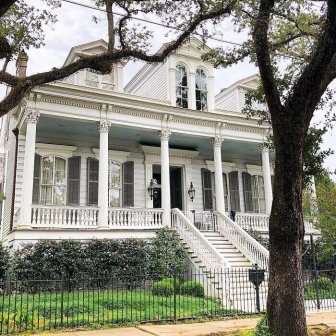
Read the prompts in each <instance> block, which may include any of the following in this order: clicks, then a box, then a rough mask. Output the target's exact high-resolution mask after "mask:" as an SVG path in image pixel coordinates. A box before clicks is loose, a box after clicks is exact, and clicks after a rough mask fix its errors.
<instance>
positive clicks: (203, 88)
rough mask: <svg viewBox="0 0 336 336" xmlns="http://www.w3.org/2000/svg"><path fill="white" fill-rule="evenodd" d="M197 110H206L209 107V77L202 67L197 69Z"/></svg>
mask: <svg viewBox="0 0 336 336" xmlns="http://www.w3.org/2000/svg"><path fill="white" fill-rule="evenodd" d="M195 89H196V110H200V111H206V110H207V109H208V91H207V78H206V74H205V72H204V71H203V70H202V69H197V70H196V78H195Z"/></svg>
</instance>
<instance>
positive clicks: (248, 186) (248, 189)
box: [242, 172, 253, 212]
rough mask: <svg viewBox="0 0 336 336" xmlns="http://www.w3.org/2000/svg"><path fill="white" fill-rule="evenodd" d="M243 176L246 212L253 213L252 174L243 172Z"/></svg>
mask: <svg viewBox="0 0 336 336" xmlns="http://www.w3.org/2000/svg"><path fill="white" fill-rule="evenodd" d="M242 176H243V190H244V202H245V212H253V203H252V178H251V174H249V173H245V172H243V173H242Z"/></svg>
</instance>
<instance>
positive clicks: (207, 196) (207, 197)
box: [201, 168, 213, 210]
mask: <svg viewBox="0 0 336 336" xmlns="http://www.w3.org/2000/svg"><path fill="white" fill-rule="evenodd" d="M201 174H202V190H203V210H212V209H213V204H212V185H211V171H210V170H208V169H205V168H202V169H201Z"/></svg>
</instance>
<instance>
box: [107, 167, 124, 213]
mask: <svg viewBox="0 0 336 336" xmlns="http://www.w3.org/2000/svg"><path fill="white" fill-rule="evenodd" d="M108 176H109V177H108V179H109V180H108V188H109V206H110V207H119V206H120V201H121V165H120V164H119V163H117V162H114V161H109V170H108Z"/></svg>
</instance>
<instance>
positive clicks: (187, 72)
mask: <svg viewBox="0 0 336 336" xmlns="http://www.w3.org/2000/svg"><path fill="white" fill-rule="evenodd" d="M181 68H184V71H185V76H186V79H187V86H184V85H182V82H183V81H182V79H183V76H182V77H181V81H180V82H179V83H178V81H177V71H178V69H181ZM189 82H190V79H189V71H188V67H187V66H186V65H185V64H183V63H178V64H176V66H175V88H174V89H175V102H176V107H179V108H189V106H190V101H189V97H190V89H189ZM180 83H181V85H179V84H180ZM178 88H180V89H181V95H178V94H177V91H178ZM183 91H185V92H187V98H183V95H182V92H183ZM178 99H181V104H178ZM183 101H186V102H187V106H183Z"/></svg>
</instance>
